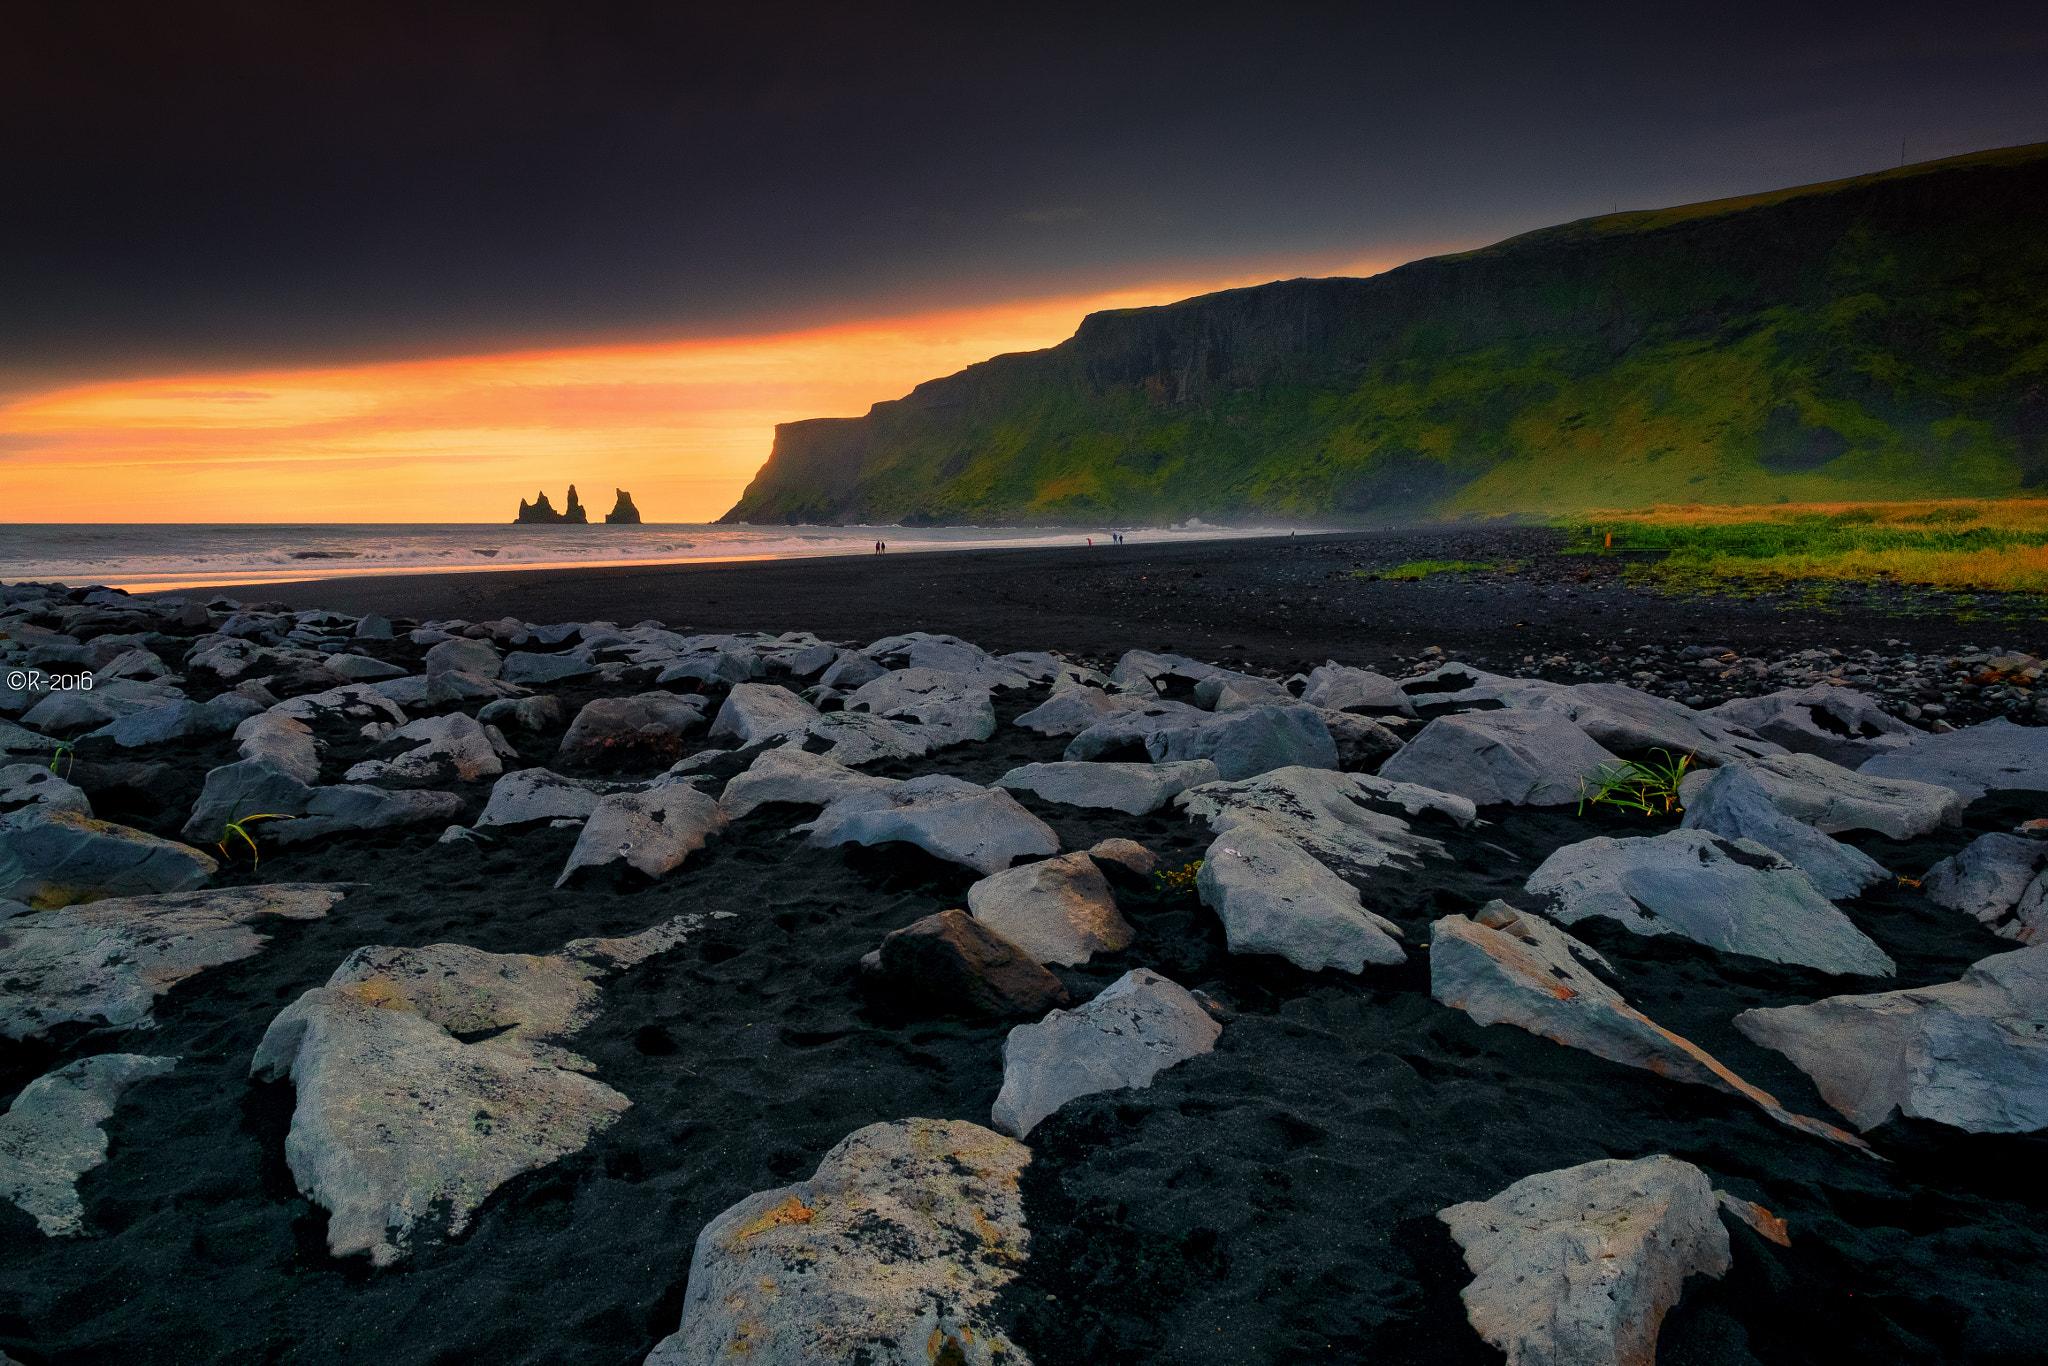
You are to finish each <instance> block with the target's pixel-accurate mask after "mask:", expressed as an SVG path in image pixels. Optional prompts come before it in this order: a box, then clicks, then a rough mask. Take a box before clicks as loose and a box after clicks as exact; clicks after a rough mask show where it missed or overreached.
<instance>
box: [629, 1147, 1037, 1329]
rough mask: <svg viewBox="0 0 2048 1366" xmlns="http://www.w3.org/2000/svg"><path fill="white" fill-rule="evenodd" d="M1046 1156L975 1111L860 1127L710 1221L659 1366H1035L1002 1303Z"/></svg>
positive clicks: (1024, 1244)
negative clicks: (1029, 1171)
mask: <svg viewBox="0 0 2048 1366" xmlns="http://www.w3.org/2000/svg"><path fill="white" fill-rule="evenodd" d="M1030 1161H1031V1150H1030V1149H1029V1148H1027V1147H1025V1146H1024V1145H1023V1144H1021V1143H1016V1142H1013V1141H1011V1140H1010V1139H1007V1138H1004V1137H1003V1136H1001V1135H1000V1134H993V1133H990V1132H989V1131H988V1130H987V1129H984V1128H982V1127H981V1126H979V1125H977V1124H969V1123H967V1122H966V1121H965V1120H957V1119H954V1120H946V1119H904V1120H896V1121H894V1122H891V1123H886V1124H870V1125H869V1126H867V1127H866V1128H864V1129H859V1130H856V1131H855V1132H853V1133H852V1134H849V1135H848V1136H847V1137H846V1138H844V1139H842V1140H840V1142H839V1143H838V1145H837V1146H835V1147H834V1148H833V1149H832V1150H831V1151H830V1152H828V1153H826V1154H825V1156H824V1158H823V1160H821V1161H820V1162H819V1163H818V1170H817V1174H816V1175H814V1176H812V1177H811V1179H810V1180H808V1181H800V1182H798V1183H797V1184H796V1185H793V1186H784V1187H781V1188H780V1189H777V1190H769V1191H761V1192H759V1193H757V1194H754V1195H750V1196H748V1197H747V1198H746V1199H744V1200H742V1201H740V1202H739V1203H738V1204H736V1205H734V1206H733V1207H732V1208H730V1209H728V1210H726V1211H725V1213H723V1214H721V1215H719V1216H718V1217H717V1218H716V1219H713V1220H712V1221H711V1222H710V1223H709V1224H706V1225H705V1226H704V1231H703V1232H702V1233H700V1234H698V1235H697V1246H696V1250H695V1252H694V1254H693V1255H692V1256H691V1258H690V1270H689V1277H688V1284H689V1289H688V1290H687V1291H686V1292H685V1294H684V1296H683V1317H682V1323H681V1324H680V1325H679V1326H678V1327H677V1329H676V1331H675V1332H673V1333H671V1334H670V1335H669V1336H667V1337H666V1338H663V1339H662V1340H661V1341H660V1342H659V1343H657V1344H656V1345H655V1348H654V1350H653V1351H652V1352H650V1353H648V1355H647V1359H646V1363H645V1366H701V1364H702V1363H708V1362H714V1361H735V1362H736V1361H745V1362H747V1363H748V1366H816V1363H823V1362H848V1363H852V1362H872V1363H874V1366H912V1363H916V1364H917V1366H924V1363H928V1362H929V1363H935V1364H937V1366H1004V1363H1008V1366H1028V1358H1026V1357H1025V1355H1024V1353H1023V1352H1022V1351H1020V1350H1019V1349H1018V1348H1017V1345H1016V1344H1015V1343H1013V1342H1011V1341H1010V1339H1009V1338H1008V1337H1007V1336H1006V1335H1005V1334H1004V1332H1003V1329H1002V1327H1001V1324H1000V1323H999V1321H998V1316H997V1312H996V1300H997V1296H998V1294H999V1293H1000V1292H1001V1291H1002V1289H1003V1287H1004V1286H1006V1285H1008V1284H1009V1283H1010V1282H1011V1281H1012V1280H1014V1279H1015V1278H1016V1275H1017V1271H1018V1268H1019V1267H1020V1266H1022V1265H1023V1263H1024V1259H1025V1255H1026V1250H1027V1248H1028V1246H1029V1234H1028V1233H1027V1232H1026V1230H1025V1226H1024V1204H1023V1199H1022V1197H1021V1196H1020V1194H1019V1192H1018V1189H1017V1177H1018V1173H1020V1172H1021V1171H1023V1169H1024V1167H1025V1166H1026V1165H1028V1164H1029V1163H1030Z"/></svg>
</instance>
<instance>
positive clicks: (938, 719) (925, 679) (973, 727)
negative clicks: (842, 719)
mask: <svg viewBox="0 0 2048 1366" xmlns="http://www.w3.org/2000/svg"><path fill="white" fill-rule="evenodd" d="M1023 681H1024V680H1023V679H1022V678H1021V677H1020V678H1019V679H1018V682H1019V683H1020V684H1021V683H1022V682H1023ZM988 686H989V685H988V684H987V683H986V682H985V681H983V680H982V679H980V678H979V677H977V676H975V675H972V674H961V673H948V672H944V671H942V670H938V669H923V668H920V669H902V670H898V671H897V672H895V673H888V674H884V675H882V676H881V677H880V678H877V679H875V680H874V681H873V682H871V683H863V684H861V685H860V686H859V687H858V688H855V689H854V690H853V692H852V693H850V694H848V696H847V698H846V701H845V703H844V704H843V705H844V708H845V710H847V711H853V712H860V711H865V712H869V713H872V714H873V715H876V716H885V717H889V718H892V719H901V718H903V717H910V718H913V719H915V720H916V721H917V722H918V724H920V725H922V726H923V727H925V729H926V730H927V731H929V732H931V733H933V734H934V735H937V736H943V737H944V738H943V739H942V740H941V741H940V743H941V744H947V745H957V744H964V743H966V742H967V741H970V740H986V739H988V737H989V736H991V735H994V734H995V733H996V710H995V704H994V703H993V702H991V701H990V700H989V692H988Z"/></svg>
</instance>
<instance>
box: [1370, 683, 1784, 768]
mask: <svg viewBox="0 0 2048 1366" xmlns="http://www.w3.org/2000/svg"><path fill="white" fill-rule="evenodd" d="M1401 690H1402V691H1403V692H1405V693H1407V694H1408V696H1409V698H1410V699H1411V700H1412V701H1413V702H1415V704H1416V705H1417V706H1418V707H1424V706H1427V707H1434V708H1438V709H1449V710H1453V711H1468V710H1471V709H1473V708H1476V707H1490V706H1497V707H1505V708H1507V709H1508V710H1510V711H1554V712H1558V713H1560V714H1561V715H1563V716H1564V717H1566V718H1567V719H1568V720H1570V721H1571V723H1572V724H1573V725H1575V726H1577V727H1578V728H1579V729H1580V730H1582V731H1584V732H1586V734H1587V736H1589V737H1590V738H1591V739H1592V740H1593V742H1594V743H1595V744H1597V745H1599V746H1600V747H1601V748H1603V749H1607V750H1611V751H1613V752H1614V753H1616V754H1626V755H1631V756H1633V755H1637V754H1642V753H1646V752H1649V751H1653V750H1662V751H1664V753H1666V754H1668V755H1670V756H1671V757H1672V758H1673V759H1676V758H1678V757H1679V756H1680V755H1684V754H1695V755H1698V756H1699V757H1700V758H1701V759H1702V760H1704V761H1706V762H1707V763H1710V764H1731V763H1740V762H1742V761H1744V760H1748V759H1757V758H1762V757H1764V756H1766V755H1772V754H1782V753H1784V752H1785V750H1784V746H1782V745H1779V744H1776V743H1775V742H1773V741H1770V740H1766V739H1764V738H1763V737H1762V736H1760V735H1757V734H1754V733H1752V732H1751V731H1749V730H1747V729H1746V728H1744V727H1742V726H1738V725H1734V724H1732V723H1730V722H1728V721H1724V720H1721V719H1720V718H1718V717H1715V716H1712V715H1709V714H1708V713H1706V712H1699V711H1694V710H1693V709H1692V708H1691V707H1688V706H1686V705H1685V704H1684V703H1682V702H1674V701H1672V700H1671V699H1669V698H1665V697H1653V696H1651V695H1650V694H1649V693H1646V692H1638V691H1636V690H1635V689H1634V688H1631V687H1628V686H1626V685H1624V684H1621V683H1578V684H1565V683H1550V682H1546V681H1545V680H1543V679H1540V678H1508V677H1505V676H1503V675H1501V674H1490V673H1487V672H1486V671H1485V670H1483V669H1475V668H1473V667H1472V666H1471V665H1469V664H1446V665H1444V666H1443V667H1442V668H1440V669H1436V670H1433V671H1431V672H1430V673H1427V674H1424V675H1422V676H1421V677H1419V678H1411V679H1407V680H1405V681H1404V682H1403V683H1402V684H1401Z"/></svg>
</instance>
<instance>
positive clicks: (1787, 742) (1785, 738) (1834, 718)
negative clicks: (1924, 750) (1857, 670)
mask: <svg viewBox="0 0 2048 1366" xmlns="http://www.w3.org/2000/svg"><path fill="white" fill-rule="evenodd" d="M1706 714H1707V715H1708V716H1713V717H1718V718H1719V719H1720V720H1723V721H1726V722H1729V723H1730V724H1733V725H1737V726H1741V727H1742V728H1743V729H1745V730H1748V731H1751V732H1753V733H1755V734H1757V735H1761V736H1762V737H1763V738H1764V739H1766V740H1770V741H1772V742H1774V743H1776V744H1780V745H1783V746H1784V747H1785V748H1786V749H1788V750H1790V751H1792V752H1793V753H1794V754H1818V755H1819V756H1820V757H1821V758H1823V759H1826V760H1827V761H1828V762H1829V763H1834V764H1840V765H1842V766H1843V767H1844V768H1854V767H1856V766H1857V765H1858V764H1860V763H1863V762H1864V761H1865V760H1867V759H1871V758H1874V757H1876V756H1877V755H1879V754H1889V753H1890V752H1891V751H1893V750H1895V749H1898V748H1900V747H1902V746H1904V745H1908V744H1911V743H1912V742H1913V741H1914V740H1915V739H1916V738H1918V737H1919V736H1920V735H1921V734H1922V732H1920V731H1918V730H1915V729H1914V728H1913V727H1911V726H1909V725H1907V724H1906V723H1905V722H1904V721H1901V720H1899V718H1898V717H1896V716H1893V715H1892V714H1891V713H1889V712H1887V711H1886V710H1885V709H1884V708H1883V707H1880V706H1878V705H1877V703H1876V702H1875V701H1874V700H1872V699H1871V698H1870V697H1869V696H1867V695H1865V694H1863V693H1860V692H1857V691H1856V690H1855V689H1854V688H1844V687H1839V686H1836V685H1835V684H1831V683H1816V684H1815V685H1814V686H1812V687H1810V688H1787V689H1784V690H1782V691H1779V692H1774V693H1766V694H1764V695H1763V696H1762V697H1738V698H1736V699H1735V700H1734V701H1732V702H1723V703H1722V704H1721V705H1720V706H1718V707H1713V708H1710V709H1709V710H1708V711H1707V713H1706Z"/></svg>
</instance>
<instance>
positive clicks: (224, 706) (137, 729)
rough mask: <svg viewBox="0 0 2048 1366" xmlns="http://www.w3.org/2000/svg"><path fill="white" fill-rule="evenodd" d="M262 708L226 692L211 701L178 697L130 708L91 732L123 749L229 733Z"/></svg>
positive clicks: (94, 735) (95, 736)
mask: <svg viewBox="0 0 2048 1366" xmlns="http://www.w3.org/2000/svg"><path fill="white" fill-rule="evenodd" d="M262 710H263V709H262V708H261V707H259V706H258V705H257V704H256V703H254V702H251V701H250V700H249V699H247V698H245V697H236V696H235V695H234V694H232V693H223V694H222V695H221V696H220V697H217V698H215V699H214V700H213V701H211V702H190V701H179V702H171V703H168V704H166V705H164V706H161V707H150V708H147V709H145V710H143V711H138V712H130V713H129V714H128V715H126V716H123V717H120V718H119V719H117V720H115V721H113V722H111V723H110V724H108V725H106V726H103V727H101V728H100V729H99V730H96V731H94V732H93V733H92V734H93V737H94V738H104V739H108V740H112V741H113V742H114V743H115V744H116V745H119V746H120V747H121V748H123V749H139V748H141V747H142V746H144V745H161V744H164V743H166V742H168V741H171V740H183V739H188V738H192V737H199V736H207V735H226V734H227V733H228V732H229V731H232V730H234V729H235V727H237V726H239V725H240V724H241V723H242V722H243V721H245V720H247V719H248V718H249V717H251V716H255V715H257V714H259V713H260V712H261V711H262Z"/></svg>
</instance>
